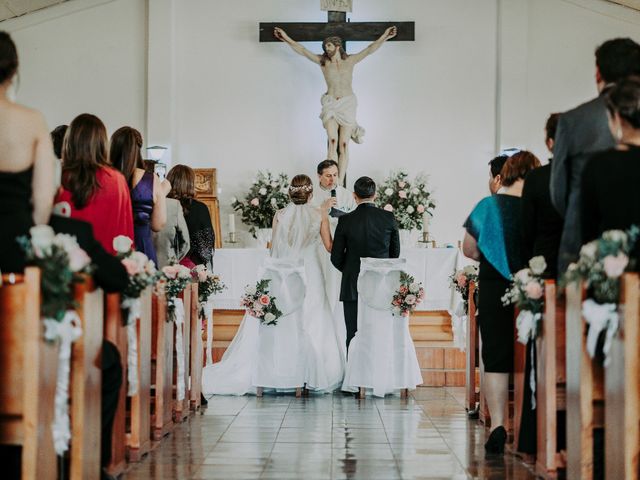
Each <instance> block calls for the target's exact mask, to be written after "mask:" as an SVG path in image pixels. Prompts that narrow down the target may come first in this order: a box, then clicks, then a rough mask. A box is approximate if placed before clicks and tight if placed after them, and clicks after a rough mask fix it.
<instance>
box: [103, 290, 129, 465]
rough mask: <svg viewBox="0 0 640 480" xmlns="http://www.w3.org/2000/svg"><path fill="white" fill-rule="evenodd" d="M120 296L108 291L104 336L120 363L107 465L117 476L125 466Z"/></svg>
mask: <svg viewBox="0 0 640 480" xmlns="http://www.w3.org/2000/svg"><path fill="white" fill-rule="evenodd" d="M120 303H121V297H120V294H119V293H109V294H107V295H106V300H105V315H104V338H105V339H106V340H109V341H110V342H111V343H113V344H114V345H115V346H116V348H117V349H118V352H120V361H121V364H122V385H121V386H120V393H119V395H118V408H117V410H116V416H115V418H114V420H113V434H112V436H111V462H110V463H109V465H108V466H107V471H108V472H109V474H111V475H114V476H118V475H120V474H121V473H123V472H124V470H125V468H126V466H127V457H126V455H127V430H126V417H127V330H126V328H125V326H124V325H123V321H124V320H123V317H122V309H121V308H120Z"/></svg>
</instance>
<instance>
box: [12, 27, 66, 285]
mask: <svg viewBox="0 0 640 480" xmlns="http://www.w3.org/2000/svg"><path fill="white" fill-rule="evenodd" d="M17 71H18V52H17V50H16V46H15V44H14V43H13V40H12V39H11V37H10V36H9V34H8V33H6V32H1V31H0V100H1V101H0V224H1V225H2V229H0V252H2V255H0V270H2V272H3V273H6V272H21V271H22V270H23V269H24V266H25V256H24V252H23V251H22V249H21V248H20V247H19V246H18V244H17V242H16V238H17V237H20V236H22V235H28V234H29V229H30V228H31V227H32V226H33V225H40V224H46V223H47V222H48V221H49V215H50V214H51V207H52V205H53V202H52V199H53V194H54V190H53V182H52V181H51V178H52V177H53V168H54V162H55V158H54V156H53V149H52V147H51V139H50V138H49V129H48V128H47V125H46V123H45V121H44V118H43V117H42V114H40V113H39V112H37V111H35V110H31V109H30V108H27V107H23V106H22V105H18V104H16V103H14V102H13V101H12V100H11V99H10V98H9V97H8V96H7V90H8V89H9V87H10V86H11V84H12V82H13V79H14V77H15V75H16V72H17Z"/></svg>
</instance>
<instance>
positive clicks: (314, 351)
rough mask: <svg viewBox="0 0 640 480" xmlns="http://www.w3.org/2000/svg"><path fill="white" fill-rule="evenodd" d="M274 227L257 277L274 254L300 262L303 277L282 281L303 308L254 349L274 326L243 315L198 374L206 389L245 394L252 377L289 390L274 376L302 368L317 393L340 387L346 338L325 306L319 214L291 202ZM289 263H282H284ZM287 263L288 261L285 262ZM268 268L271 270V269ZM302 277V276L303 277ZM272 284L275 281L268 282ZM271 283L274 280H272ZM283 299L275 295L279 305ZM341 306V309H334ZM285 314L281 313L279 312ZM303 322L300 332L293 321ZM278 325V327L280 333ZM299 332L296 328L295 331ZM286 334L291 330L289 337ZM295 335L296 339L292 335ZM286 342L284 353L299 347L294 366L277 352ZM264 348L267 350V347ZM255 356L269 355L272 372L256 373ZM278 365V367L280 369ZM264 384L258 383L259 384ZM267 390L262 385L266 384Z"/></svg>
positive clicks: (270, 263)
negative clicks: (222, 346)
mask: <svg viewBox="0 0 640 480" xmlns="http://www.w3.org/2000/svg"><path fill="white" fill-rule="evenodd" d="M276 215H277V226H276V228H275V230H274V234H273V249H272V252H271V256H272V259H268V260H267V261H266V262H265V265H264V266H263V267H262V268H261V269H260V272H259V274H258V277H257V278H256V280H258V279H260V278H263V277H265V276H266V277H269V278H271V276H272V275H273V271H274V270H273V269H274V268H275V267H274V264H277V263H278V262H277V259H282V260H289V261H298V262H302V264H303V265H304V267H303V271H302V273H303V278H304V279H303V280H302V279H301V280H294V279H293V278H289V281H288V282H284V281H283V282H282V285H283V286H286V288H285V289H284V290H283V291H286V292H288V293H287V294H286V295H285V296H288V297H289V298H288V300H286V301H287V302H288V303H289V302H291V301H293V300H294V299H295V298H292V297H296V295H297V296H298V297H303V298H304V301H303V302H302V305H301V308H299V309H298V310H295V311H293V313H292V314H291V315H289V316H287V319H286V321H287V322H290V323H291V327H290V328H288V329H287V333H284V335H280V333H279V334H278V336H279V338H278V339H277V341H276V340H275V338H273V339H271V341H270V342H271V343H270V344H271V345H272V346H271V347H269V346H268V344H269V339H268V338H263V342H262V346H261V348H262V350H261V351H260V352H259V351H258V345H259V343H260V342H259V336H260V331H261V329H262V330H263V331H265V332H267V333H266V334H267V335H273V334H274V333H275V331H274V330H268V329H270V328H272V327H269V326H261V325H260V322H259V320H257V319H256V318H254V317H251V316H250V315H248V314H245V316H244V318H243V320H242V323H241V324H240V327H239V329H238V332H237V334H236V336H235V337H234V339H233V341H232V342H231V344H230V345H229V347H228V348H227V350H226V352H225V353H224V355H223V357H222V359H221V360H220V362H218V363H215V364H213V365H210V366H207V367H205V368H204V370H203V373H202V391H203V393H204V394H218V395H244V394H246V393H255V392H256V386H257V385H256V382H259V383H261V384H263V385H264V384H265V382H264V381H262V380H264V378H268V379H269V380H270V381H271V383H272V384H273V385H272V386H273V387H275V388H278V389H285V390H286V389H288V388H287V387H285V384H286V382H285V383H280V381H279V380H278V379H282V378H284V377H287V376H288V375H289V374H293V375H294V377H295V376H297V374H296V373H295V372H296V371H297V370H298V369H299V368H304V381H305V382H306V384H307V388H308V389H310V390H315V391H319V392H328V391H333V390H335V389H336V388H338V387H340V385H341V383H342V379H343V376H344V366H345V356H346V355H345V347H344V345H345V340H344V335H345V334H344V326H343V325H342V324H341V323H340V320H341V318H340V316H339V315H334V312H333V311H332V310H331V308H330V307H329V297H328V295H327V292H326V282H325V280H324V276H323V273H322V267H321V265H322V262H323V261H324V260H325V259H324V258H322V256H321V255H323V252H322V250H321V248H320V243H321V239H320V223H321V216H320V213H319V211H318V210H317V209H315V208H314V207H312V206H311V205H294V204H290V205H289V206H287V207H286V208H284V209H283V210H281V211H279V212H278V213H277V214H276ZM286 263H287V262H283V264H286ZM289 263H291V262H289ZM270 272H271V273H270ZM301 278H302V277H301ZM272 283H273V281H272ZM296 284H297V285H300V284H306V288H304V290H305V291H306V293H298V294H295V293H292V291H293V289H295V288H296V286H295V285H296ZM273 286H274V287H275V284H274V285H273ZM281 301H285V298H282V299H280V298H278V297H277V295H276V302H277V303H278V304H279V306H280V303H279V302H281ZM338 310H341V309H339V308H337V309H336V311H338ZM283 318H285V317H283ZM296 321H297V322H301V323H302V325H301V331H298V330H297V329H296V328H294V326H293V325H297V324H296V323H295V322H296ZM282 331H283V330H281V331H280V332H282ZM295 332H298V333H295ZM287 335H291V336H290V338H289V340H287V339H286V336H287ZM294 338H295V340H294ZM283 345H287V352H288V353H291V351H296V352H300V353H299V354H297V355H298V361H297V362H295V365H291V364H289V363H290V362H288V361H287V360H285V359H284V357H282V358H280V359H279V360H277V359H278V356H281V355H284V353H283V352H282V351H281V350H282V347H283ZM265 349H267V350H269V351H265ZM271 350H273V351H271ZM259 355H260V356H262V357H263V358H265V356H266V358H273V359H274V360H273V363H272V368H273V369H274V371H273V372H269V373H267V372H266V371H265V370H264V369H261V370H260V372H258V369H259V368H260V367H259V363H261V362H260V360H259ZM271 355H273V357H271ZM279 370H281V371H279ZM261 386H262V385H261ZM265 390H266V389H265Z"/></svg>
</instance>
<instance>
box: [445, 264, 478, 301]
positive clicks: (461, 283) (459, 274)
mask: <svg viewBox="0 0 640 480" xmlns="http://www.w3.org/2000/svg"><path fill="white" fill-rule="evenodd" d="M449 280H450V281H451V286H452V287H453V288H454V289H455V290H456V292H458V293H459V294H460V296H461V297H462V301H463V303H464V311H465V312H466V311H467V310H469V285H470V284H471V282H475V283H476V291H477V288H478V266H477V265H467V266H466V267H464V268H462V269H460V270H456V271H455V272H454V273H453V274H452V275H451V276H450V277H449Z"/></svg>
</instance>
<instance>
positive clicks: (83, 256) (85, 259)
mask: <svg viewBox="0 0 640 480" xmlns="http://www.w3.org/2000/svg"><path fill="white" fill-rule="evenodd" d="M90 263H91V258H90V257H89V255H87V252H85V251H84V250H83V249H81V248H80V247H78V248H76V249H75V250H73V251H72V252H71V253H70V254H69V268H70V269H71V271H72V272H79V271H81V270H84V268H85V267H86V266H87V265H89V264H90Z"/></svg>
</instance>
